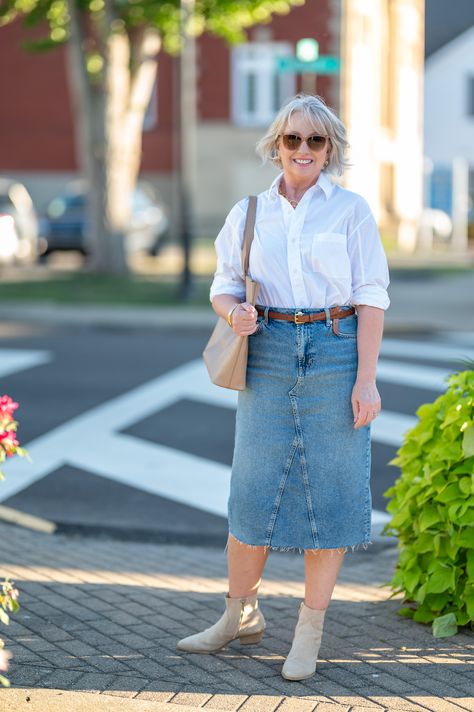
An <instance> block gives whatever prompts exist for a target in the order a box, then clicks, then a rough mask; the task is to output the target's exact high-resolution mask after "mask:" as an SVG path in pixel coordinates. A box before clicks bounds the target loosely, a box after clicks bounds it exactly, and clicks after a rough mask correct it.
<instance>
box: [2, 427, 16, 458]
mask: <svg viewBox="0 0 474 712" xmlns="http://www.w3.org/2000/svg"><path fill="white" fill-rule="evenodd" d="M0 443H1V444H2V445H3V449H4V450H5V452H6V453H7V455H8V456H9V457H12V456H13V455H14V454H15V452H16V448H17V447H18V445H19V444H20V443H19V442H18V440H17V439H16V433H15V431H14V430H4V431H3V432H0Z"/></svg>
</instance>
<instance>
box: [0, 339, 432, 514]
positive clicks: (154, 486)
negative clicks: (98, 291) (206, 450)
mask: <svg viewBox="0 0 474 712" xmlns="http://www.w3.org/2000/svg"><path fill="white" fill-rule="evenodd" d="M41 353H43V354H46V352H37V354H41ZM43 357H44V356H43ZM37 358H39V357H38V356H37ZM48 358H49V356H48ZM43 362H44V361H43ZM410 368H411V367H410V365H408V364H407V365H405V364H403V365H402V364H400V363H398V362H395V361H392V362H385V365H383V366H382V371H383V372H382V376H381V377H382V380H384V379H385V380H388V379H392V382H397V383H407V379H405V380H403V375H404V374H406V376H407V378H408V384H409V385H413V379H412V378H410V377H409V374H410ZM417 368H418V367H417ZM425 371H426V369H425ZM439 371H441V369H430V371H429V373H430V378H431V381H430V384H431V385H430V388H432V387H433V384H434V383H439V379H440V373H439ZM419 380H420V374H419V373H418V374H417V377H416V382H417V385H419ZM425 382H426V381H425ZM182 399H192V400H196V401H199V402H204V403H209V404H213V405H217V406H221V407H226V408H231V409H235V408H236V405H237V393H236V392H235V391H230V390H226V389H223V388H219V387H217V386H214V385H213V384H212V383H211V382H210V381H209V378H208V376H207V372H206V369H205V366H204V364H203V362H202V360H201V359H197V360H195V361H191V362H189V363H187V364H185V365H184V366H180V367H179V368H176V369H174V370H173V371H171V372H168V373H166V374H165V375H163V376H159V377H158V378H155V379H153V380H152V381H149V382H148V383H145V384H143V385H141V386H138V387H137V388H134V389H132V390H131V391H129V392H127V393H124V394H122V395H120V396H118V397H116V398H113V399H111V400H109V401H107V402H105V403H102V404H101V405H99V406H97V407H95V408H93V409H92V410H90V411H88V412H86V413H83V414H81V415H79V416H77V417H76V418H73V419H72V420H70V421H69V422H67V423H64V424H62V425H60V426H58V427H57V428H55V429H54V430H52V431H50V432H49V433H46V434H45V435H42V436H40V437H39V438H37V439H36V440H34V441H33V442H31V443H29V444H27V446H26V447H27V448H28V450H29V452H30V455H31V458H32V463H29V462H27V461H26V460H22V459H16V460H14V461H12V462H9V463H7V465H6V467H5V471H6V472H7V474H8V477H7V479H6V480H5V481H4V482H3V483H2V485H1V487H0V501H4V500H6V499H8V498H9V497H11V496H13V495H14V494H16V493H17V492H20V491H21V490H23V489H25V488H26V487H29V486H30V485H31V484H33V483H34V482H36V481H38V480H40V479H41V478H43V477H45V476H46V475H48V474H49V473H51V472H53V471H54V470H56V469H58V468H59V467H61V466H63V465H65V464H70V465H73V466H76V467H79V468H82V469H84V470H87V471H88V472H92V473H94V474H97V475H100V476H102V477H107V478H109V479H112V480H115V481H117V482H122V483H124V484H127V485H129V486H132V487H136V488H138V489H141V490H143V491H146V492H150V493H153V494H156V495H159V496H162V497H166V498H168V499H171V500H175V501H177V502H182V503H184V504H187V505H190V506H192V507H197V508H199V509H202V510H204V511H208V512H212V513H213V514H218V515H221V516H225V515H226V504H227V496H228V490H229V481H230V468H229V467H227V466H225V465H222V464H219V463H216V462H214V461H212V460H208V459H206V458H202V457H197V456H195V455H191V454H189V453H185V452H182V451H179V450H174V449H172V448H168V447H165V446H163V445H158V444H155V443H149V442H146V441H143V440H140V439H139V438H135V437H132V436H130V435H126V434H122V433H120V432H119V431H121V430H123V429H125V428H127V427H129V426H131V425H134V424H135V423H137V422H140V421H141V420H143V419H144V418H146V417H148V416H150V415H152V414H154V413H156V412H158V411H160V410H163V409H165V408H167V407H168V406H170V405H172V404H173V403H175V402H177V401H179V400H182ZM415 423H416V418H415V417H413V416H408V415H403V414H400V413H391V412H387V411H383V412H382V413H381V414H380V416H379V418H377V420H375V421H374V423H373V425H372V437H373V440H374V441H376V442H380V443H384V444H388V445H391V446H395V447H397V446H398V445H400V443H401V441H402V437H403V434H404V432H405V431H406V430H408V429H409V428H411V427H412V426H413V425H414V424H415ZM388 519H389V515H387V514H386V513H385V512H378V511H374V513H373V521H374V523H376V524H378V525H382V524H383V523H385V522H386V521H388Z"/></svg>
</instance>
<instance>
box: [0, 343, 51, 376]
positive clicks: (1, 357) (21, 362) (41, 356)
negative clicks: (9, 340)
mask: <svg viewBox="0 0 474 712" xmlns="http://www.w3.org/2000/svg"><path fill="white" fill-rule="evenodd" d="M50 361H51V352H50V351H35V350H33V349H0V376H3V377H5V376H11V375H12V373H16V372H17V371H25V370H26V369H27V368H33V367H34V366H42V365H43V364H45V363H49V362H50Z"/></svg>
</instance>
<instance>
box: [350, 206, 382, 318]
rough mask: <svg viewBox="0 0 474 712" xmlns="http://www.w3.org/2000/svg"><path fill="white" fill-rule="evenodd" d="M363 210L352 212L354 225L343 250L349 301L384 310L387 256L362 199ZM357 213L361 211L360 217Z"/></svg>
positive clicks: (374, 223) (372, 217)
mask: <svg viewBox="0 0 474 712" xmlns="http://www.w3.org/2000/svg"><path fill="white" fill-rule="evenodd" d="M360 207H362V208H363V210H360V209H359V210H357V211H355V215H354V218H355V220H354V221H353V224H354V222H355V227H354V228H353V229H352V231H351V232H350V233H349V235H348V238H347V250H348V253H349V258H350V261H351V268H352V295H351V304H353V305H355V306H357V305H359V304H366V305H368V306H371V307H378V308H379V309H388V307H389V305H390V299H389V296H388V293H387V288H388V285H389V281H390V280H389V274H388V266H387V258H386V257H385V252H384V249H383V246H382V241H381V239H380V235H379V231H378V228H377V223H376V222H375V219H374V216H373V215H372V213H371V212H370V208H369V206H368V205H367V203H365V201H363V204H362V206H359V208H360ZM361 212H365V215H364V216H362V215H361Z"/></svg>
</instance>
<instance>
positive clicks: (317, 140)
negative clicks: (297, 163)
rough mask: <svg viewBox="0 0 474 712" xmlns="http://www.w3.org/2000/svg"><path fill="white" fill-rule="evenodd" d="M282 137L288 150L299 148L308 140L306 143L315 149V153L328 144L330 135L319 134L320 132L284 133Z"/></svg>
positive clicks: (310, 148)
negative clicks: (310, 134)
mask: <svg viewBox="0 0 474 712" xmlns="http://www.w3.org/2000/svg"><path fill="white" fill-rule="evenodd" d="M280 138H281V140H282V142H283V145H284V147H285V148H287V149H288V151H296V150H298V148H299V147H300V146H301V144H302V143H303V141H306V145H307V146H308V148H309V150H310V151H314V153H317V152H318V151H322V150H323V148H324V147H325V146H326V142H327V141H328V139H329V137H328V136H319V135H318V134H313V135H312V136H298V135H297V134H282V135H281V137H280Z"/></svg>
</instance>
